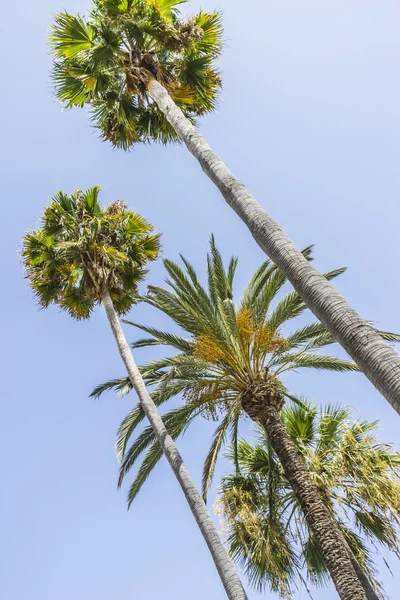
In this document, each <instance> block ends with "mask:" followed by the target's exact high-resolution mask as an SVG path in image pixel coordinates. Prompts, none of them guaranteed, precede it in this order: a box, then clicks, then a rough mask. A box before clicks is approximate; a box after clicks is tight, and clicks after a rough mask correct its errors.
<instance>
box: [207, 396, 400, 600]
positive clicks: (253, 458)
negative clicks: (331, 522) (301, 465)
mask: <svg viewBox="0 0 400 600" xmlns="http://www.w3.org/2000/svg"><path fill="white" fill-rule="evenodd" d="M281 416H282V421H283V423H284V425H285V427H286V430H287V432H288V434H289V436H290V438H291V439H292V441H293V443H294V444H295V446H296V449H297V452H298V453H299V454H300V455H301V456H302V458H303V460H304V462H305V463H306V465H307V468H308V470H309V473H310V476H311V478H312V480H313V482H314V484H315V485H316V486H317V487H318V490H319V493H320V495H321V497H322V499H323V501H324V503H325V505H326V507H327V508H328V510H329V511H330V512H331V513H332V514H333V515H334V516H335V519H336V521H337V522H338V523H339V526H340V529H341V531H342V534H343V536H344V538H345V539H346V541H347V543H348V544H349V546H350V548H351V551H352V553H353V555H354V559H355V560H356V561H357V563H358V564H359V566H360V568H362V570H363V572H364V573H365V575H366V577H367V578H368V580H369V581H370V582H371V584H372V585H371V588H372V594H373V595H372V596H370V595H368V598H369V597H375V598H376V597H377V595H376V594H377V593H378V594H379V596H381V592H383V590H382V588H381V586H380V584H379V582H378V581H377V580H376V579H375V569H374V560H373V559H374V553H373V549H374V548H375V549H377V544H380V545H382V546H383V547H384V548H388V549H389V550H392V551H393V552H394V553H396V554H397V555H399V554H398V546H399V541H400V539H399V524H400V521H399V517H398V515H399V509H400V455H399V453H398V452H396V451H395V450H394V449H393V448H392V447H391V446H390V445H388V444H382V443H381V442H380V441H379V440H378V439H377V436H376V426H377V423H376V422H375V423H371V422H368V421H365V420H355V419H354V417H353V416H352V414H351V411H350V410H349V409H348V408H339V407H335V406H327V407H326V408H321V409H316V408H312V407H311V406H310V405H305V406H304V405H303V406H295V405H291V406H288V407H286V408H284V409H283V410H282V413H281ZM257 430H258V438H257V440H256V441H255V443H254V442H253V443H249V442H246V441H240V442H239V443H238V444H237V447H231V448H230V449H229V452H228V458H229V459H230V461H231V462H232V463H233V464H234V465H235V472H234V473H233V474H232V475H229V476H227V477H224V478H223V481H222V484H221V489H220V493H219V498H218V501H217V503H216V507H217V512H218V513H219V514H220V515H221V521H222V524H223V529H224V531H225V534H226V537H227V541H228V544H229V549H230V552H231V555H232V556H234V557H235V558H236V559H237V560H238V561H239V562H240V563H241V565H242V566H243V568H244V570H245V572H246V574H247V576H248V578H249V581H250V583H251V584H252V585H253V586H254V587H256V588H257V589H258V590H262V589H263V588H264V587H265V586H267V585H268V586H269V587H270V588H271V589H272V590H273V591H275V592H278V593H280V595H281V596H283V597H291V591H292V589H293V587H294V586H296V585H297V586H298V585H299V584H300V585H303V584H304V585H306V583H305V581H304V577H303V574H302V571H303V569H304V568H305V569H306V573H307V576H308V579H309V580H310V581H311V582H313V583H314V584H316V585H325V584H326V583H327V582H328V581H329V573H328V570H327V568H326V564H325V561H324V558H323V556H322V554H321V552H320V550H319V547H318V545H317V544H316V543H315V537H314V536H313V534H312V532H311V531H310V529H309V527H308V525H307V521H306V519H305V516H304V512H303V510H302V508H301V506H300V505H299V503H298V501H297V499H296V496H295V495H294V493H293V490H292V489H291V487H290V483H289V482H288V480H287V478H286V477H285V474H284V472H283V469H282V467H281V465H280V463H279V459H278V457H277V455H276V454H275V452H274V451H273V450H272V448H271V445H270V443H269V439H268V437H267V436H266V435H265V431H264V430H263V429H262V428H261V427H258V428H257ZM374 589H375V591H374Z"/></svg>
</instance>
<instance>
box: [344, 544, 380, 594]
mask: <svg viewBox="0 0 400 600" xmlns="http://www.w3.org/2000/svg"><path fill="white" fill-rule="evenodd" d="M349 553H350V560H351V563H352V565H353V567H354V570H355V572H356V574H357V577H358V579H359V580H360V583H361V585H362V586H363V588H364V592H365V595H366V596H367V600H382V598H379V596H378V594H377V593H376V592H375V590H374V588H373V587H372V584H371V582H370V580H369V578H368V577H367V575H366V574H365V573H364V571H363V569H362V567H361V565H360V563H359V562H358V560H357V559H356V557H355V556H354V554H353V552H352V550H351V549H350V548H349Z"/></svg>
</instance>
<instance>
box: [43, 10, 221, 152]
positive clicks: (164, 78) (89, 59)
mask: <svg viewBox="0 0 400 600" xmlns="http://www.w3.org/2000/svg"><path fill="white" fill-rule="evenodd" d="M186 1H187V0H95V1H94V2H93V6H92V11H91V13H90V18H89V19H86V20H85V19H83V18H81V17H80V16H76V17H74V16H72V15H69V14H68V13H61V14H59V15H57V16H56V18H55V22H54V25H53V27H52V31H51V35H50V44H51V46H52V50H53V54H54V56H55V61H54V68H53V77H54V81H55V84H56V94H57V97H58V98H59V99H60V100H61V101H62V102H63V103H64V104H65V105H66V106H67V107H71V106H81V107H82V106H84V105H85V104H89V105H90V107H91V114H92V117H93V121H94V123H95V125H96V126H97V127H98V128H100V130H101V132H102V136H103V137H104V138H105V139H107V140H109V141H111V142H112V144H113V145H115V146H120V147H122V148H125V149H126V148H128V147H129V146H131V145H132V144H135V143H138V142H143V141H149V140H159V141H162V142H163V143H166V142H170V141H177V140H178V136H177V134H176V133H175V131H174V129H173V128H172V127H171V125H170V124H169V123H168V122H167V120H166V118H165V116H164V115H163V114H162V113H161V112H160V110H159V109H158V107H157V106H156V104H155V103H154V102H153V101H152V99H151V98H150V95H149V93H148V91H147V89H146V82H147V81H148V80H149V78H153V79H154V78H155V79H157V81H159V82H160V83H161V84H162V85H163V86H164V87H165V88H166V89H167V90H168V93H169V94H170V96H171V97H172V98H173V100H174V101H175V103H176V104H177V105H178V106H179V107H180V108H181V110H182V111H183V113H184V114H185V116H186V117H188V118H189V119H190V120H191V122H194V121H195V118H196V117H197V116H199V115H202V114H204V113H206V112H208V111H211V110H213V109H214V107H215V102H216V97H217V93H218V90H219V88H220V85H221V80H220V77H219V75H218V72H217V71H216V69H215V67H214V61H215V58H216V57H217V56H218V54H219V53H220V51H221V47H222V40H221V36H222V26H221V15H220V13H218V12H212V13H208V12H203V11H200V12H199V13H197V14H196V15H194V16H193V17H191V18H189V19H182V18H181V17H180V15H179V12H178V9H177V7H178V5H180V4H183V3H185V2H186Z"/></svg>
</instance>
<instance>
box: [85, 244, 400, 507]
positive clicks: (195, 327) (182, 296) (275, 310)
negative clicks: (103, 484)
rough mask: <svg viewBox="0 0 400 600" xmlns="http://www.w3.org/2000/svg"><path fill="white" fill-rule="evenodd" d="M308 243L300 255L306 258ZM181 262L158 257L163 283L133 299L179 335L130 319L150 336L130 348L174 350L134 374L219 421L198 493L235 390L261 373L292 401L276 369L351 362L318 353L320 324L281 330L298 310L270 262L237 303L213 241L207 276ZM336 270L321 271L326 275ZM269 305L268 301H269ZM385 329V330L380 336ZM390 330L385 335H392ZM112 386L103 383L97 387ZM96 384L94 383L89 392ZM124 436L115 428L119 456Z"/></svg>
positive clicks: (227, 430) (234, 422)
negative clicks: (162, 315) (283, 291)
mask: <svg viewBox="0 0 400 600" xmlns="http://www.w3.org/2000/svg"><path fill="white" fill-rule="evenodd" d="M311 252H312V246H310V247H308V248H306V249H305V250H304V251H303V253H304V255H305V256H306V258H307V259H308V260H312V254H311ZM181 258H182V263H183V267H181V266H180V265H178V264H176V263H174V262H172V261H171V260H166V261H164V264H165V268H166V271H167V273H168V280H167V287H166V288H160V287H154V286H150V287H149V289H148V293H147V294H146V295H145V296H142V297H141V300H142V301H144V302H146V303H147V304H149V305H150V306H153V307H155V308H157V309H158V310H160V311H162V312H163V313H165V314H166V315H167V316H168V317H169V318H170V319H171V321H172V322H173V323H174V324H175V325H178V326H179V327H180V329H182V330H183V335H179V334H175V333H173V334H172V333H169V332H164V331H159V330H157V329H155V328H153V327H148V326H145V325H142V324H136V323H130V324H131V325H133V326H135V327H137V328H139V329H140V330H141V331H144V332H145V333H146V334H148V335H149V336H150V337H148V338H144V339H140V340H138V341H137V342H134V344H133V346H134V347H136V348H137V347H145V346H153V345H168V346H169V347H171V348H174V349H175V350H177V351H178V354H175V356H172V357H168V358H165V359H160V360H154V361H151V362H150V363H147V364H146V365H143V366H142V368H141V372H142V375H143V377H144V378H145V380H146V382H147V383H148V384H149V385H154V386H155V390H154V392H153V397H155V396H154V394H162V395H163V397H164V398H168V399H169V398H171V397H172V396H177V395H179V394H181V395H182V400H183V406H185V405H186V404H190V405H193V406H195V407H196V411H195V414H196V415H201V416H203V417H205V418H211V419H213V420H219V419H220V418H221V423H220V425H219V426H218V428H217V431H216V432H215V437H214V440H213V443H212V447H211V449H210V452H209V454H208V457H207V460H206V464H205V467H204V473H203V493H204V497H206V494H207V490H208V489H209V486H210V484H211V481H212V476H213V472H214V467H215V462H216V460H217V458H218V454H219V452H220V450H221V448H222V446H223V444H224V443H225V439H226V438H227V437H229V439H231V440H232V439H235V437H236V438H237V426H238V419H240V417H241V416H243V415H244V411H243V410H242V398H243V394H245V392H246V391H247V390H248V389H249V387H250V386H251V385H252V384H253V383H254V382H255V381H258V380H261V379H263V378H265V376H267V378H268V381H270V382H271V384H272V386H273V387H275V388H276V389H278V390H279V393H281V394H283V395H284V396H285V397H286V398H288V399H289V400H291V401H293V402H294V403H295V404H296V405H298V406H299V407H303V408H304V407H305V406H306V404H305V403H304V401H303V400H302V399H301V398H297V397H296V396H293V395H291V394H290V392H289V390H287V389H286V387H285V386H284V384H283V382H282V381H281V380H280V376H281V375H280V374H283V373H284V372H286V371H289V370H297V369H300V368H313V369H322V370H329V371H337V372H345V371H356V370H358V368H357V366H356V365H355V364H354V363H352V362H351V361H348V360H346V359H342V358H338V357H334V356H326V355H323V354H320V353H319V349H320V348H323V347H324V346H327V345H330V344H332V343H334V340H333V338H332V336H331V334H330V333H329V332H327V331H326V329H325V328H324V326H323V325H322V324H321V323H318V322H317V323H312V324H310V325H303V326H302V327H301V328H300V329H298V330H297V331H294V332H293V331H292V332H290V333H286V331H287V329H288V324H290V323H291V321H292V319H293V318H295V317H296V316H297V315H299V314H301V313H302V312H303V311H304V310H305V306H304V304H303V303H302V302H301V301H300V299H299V296H298V295H297V293H295V292H290V291H289V293H288V294H286V295H284V296H283V299H281V300H278V302H276V300H277V298H278V297H279V293H280V290H281V288H282V286H284V285H285V283H286V278H285V277H284V276H283V275H282V273H281V272H280V271H279V269H277V267H276V266H275V265H274V264H272V263H271V262H270V261H265V262H264V263H263V264H262V265H261V266H260V267H259V268H258V269H257V270H256V271H255V273H254V275H253V276H252V277H251V279H250V282H249V284H248V286H247V288H246V289H245V291H244V293H243V297H242V299H241V301H240V302H239V304H238V306H236V305H235V303H234V275H235V271H236V266H237V259H236V258H233V259H231V261H230V262H229V263H228V267H227V268H225V266H224V263H223V259H222V256H221V254H220V252H219V251H218V248H217V247H216V244H215V240H214V238H213V237H212V238H211V240H210V252H209V254H208V257H207V282H206V285H203V284H202V283H200V279H199V277H198V275H197V273H196V271H195V269H194V268H193V266H192V265H191V264H190V262H189V261H188V260H186V259H185V258H184V257H181ZM343 272H344V269H336V270H334V271H331V272H329V273H327V274H326V277H327V278H328V279H329V278H332V277H336V276H338V275H340V274H341V273H343ZM273 304H275V307H274V306H273ZM383 335H386V336H388V335H392V334H387V333H386V334H383ZM397 337H398V336H396V335H394V334H393V337H392V339H393V340H395V339H397ZM125 384H126V385H128V386H129V383H128V382H123V380H117V381H116V384H115V386H116V389H117V390H118V389H123V390H124V391H125V390H127V387H125ZM110 387H112V385H111V386H110V385H109V384H105V386H104V390H105V389H110ZM102 389H103V388H101V386H100V387H98V388H97V389H96V393H97V394H99V393H101V391H102ZM133 430H134V429H132V430H130V431H129V435H125V438H126V439H125V441H122V440H124V432H120V433H119V434H118V447H119V448H120V449H121V448H123V450H122V452H121V450H120V456H122V454H123V452H124V451H125V448H126V447H127V443H128V438H129V437H130V436H131V435H132V432H133Z"/></svg>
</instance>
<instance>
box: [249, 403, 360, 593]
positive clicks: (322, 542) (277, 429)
mask: <svg viewBox="0 0 400 600" xmlns="http://www.w3.org/2000/svg"><path fill="white" fill-rule="evenodd" d="M249 416H250V418H253V419H254V415H252V412H251V411H249ZM255 420H257V421H258V422H259V423H261V425H262V426H263V427H264V428H265V430H266V432H267V434H268V439H269V441H270V444H271V447H272V448H273V450H274V451H275V452H276V454H277V456H278V458H279V460H280V463H281V465H282V468H283V470H284V472H285V475H286V477H287V479H288V481H289V483H290V485H291V487H292V489H293V492H294V494H295V496H296V498H297V500H298V502H299V504H300V506H301V507H302V509H303V512H304V516H305V518H306V521H307V524H308V526H309V528H310V530H311V531H312V533H313V535H314V536H315V539H316V541H317V543H318V545H319V547H320V549H321V552H322V554H323V556H324V559H325V563H326V566H327V567H328V570H329V573H330V575H331V577H332V580H333V583H334V584H335V587H336V590H337V592H338V594H339V596H340V598H341V599H342V600H366V599H367V595H366V592H365V591H364V586H363V585H362V583H361V581H360V579H359V577H358V576H357V574H356V571H355V568H354V564H353V561H352V559H351V557H350V552H349V547H348V545H347V544H346V542H345V540H344V538H343V536H342V533H341V531H340V529H339V526H338V524H337V523H336V521H335V519H334V518H333V517H332V516H331V515H330V513H329V511H328V510H327V508H326V506H325V505H324V503H323V501H322V499H321V496H320V494H319V491H318V488H317V487H316V486H315V484H314V482H313V481H312V479H311V477H310V474H309V472H308V470H307V468H306V465H305V464H304V462H303V460H302V459H301V458H300V456H299V454H298V452H297V449H296V446H295V445H294V443H293V441H292V440H291V438H290V437H289V435H288V433H287V431H286V428H285V426H284V424H283V423H282V420H281V418H280V416H279V412H278V410H277V408H276V407H275V406H273V405H271V404H265V405H264V406H263V410H262V414H260V413H259V415H258V416H257V418H256V419H255Z"/></svg>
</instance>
